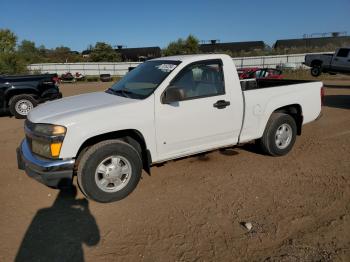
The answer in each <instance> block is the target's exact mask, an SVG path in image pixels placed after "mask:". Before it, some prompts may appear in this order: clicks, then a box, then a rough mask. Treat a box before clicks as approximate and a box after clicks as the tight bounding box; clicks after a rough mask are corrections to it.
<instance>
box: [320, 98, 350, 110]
mask: <svg viewBox="0 0 350 262" xmlns="http://www.w3.org/2000/svg"><path fill="white" fill-rule="evenodd" d="M324 105H325V106H328V107H335V108H341V109H350V95H326V96H325V100H324Z"/></svg>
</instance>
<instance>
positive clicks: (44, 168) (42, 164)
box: [17, 140, 75, 187]
mask: <svg viewBox="0 0 350 262" xmlns="http://www.w3.org/2000/svg"><path fill="white" fill-rule="evenodd" d="M17 163H18V168H19V169H21V170H25V172H26V173H27V175H28V176H30V177H32V178H34V179H36V180H38V181H39V182H41V183H43V184H45V185H47V186H49V187H59V186H60V185H62V186H63V185H65V184H66V183H70V182H71V180H72V178H73V168H74V163H75V160H74V159H68V160H42V159H39V158H37V157H36V156H34V155H33V154H32V152H31V150H30V148H29V146H28V143H27V141H26V140H23V141H22V143H21V145H20V147H19V148H17Z"/></svg>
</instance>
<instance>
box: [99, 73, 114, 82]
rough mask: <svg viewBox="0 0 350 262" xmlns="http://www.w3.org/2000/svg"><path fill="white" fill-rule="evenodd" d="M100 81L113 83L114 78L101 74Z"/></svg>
mask: <svg viewBox="0 0 350 262" xmlns="http://www.w3.org/2000/svg"><path fill="white" fill-rule="evenodd" d="M100 80H101V82H110V81H112V77H111V75H110V74H101V75H100Z"/></svg>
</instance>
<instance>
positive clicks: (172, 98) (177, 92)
mask: <svg viewBox="0 0 350 262" xmlns="http://www.w3.org/2000/svg"><path fill="white" fill-rule="evenodd" d="M184 98H185V90H184V89H183V88H181V87H177V86H169V87H168V88H167V89H166V90H165V92H164V93H163V96H162V103H163V104H170V103H173V102H178V101H181V100H184Z"/></svg>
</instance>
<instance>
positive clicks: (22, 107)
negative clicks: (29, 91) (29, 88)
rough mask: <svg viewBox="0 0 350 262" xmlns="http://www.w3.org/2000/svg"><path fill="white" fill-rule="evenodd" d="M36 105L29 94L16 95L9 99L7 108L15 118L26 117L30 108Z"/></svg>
mask: <svg viewBox="0 0 350 262" xmlns="http://www.w3.org/2000/svg"><path fill="white" fill-rule="evenodd" d="M37 105H38V102H37V101H36V100H35V99H34V97H32V96H31V95H17V96H14V97H12V98H11V99H10V102H9V108H10V112H11V114H12V115H14V116H15V117H16V118H26V117H27V115H28V113H29V112H30V110H32V109H33V108H34V107H36V106H37Z"/></svg>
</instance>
